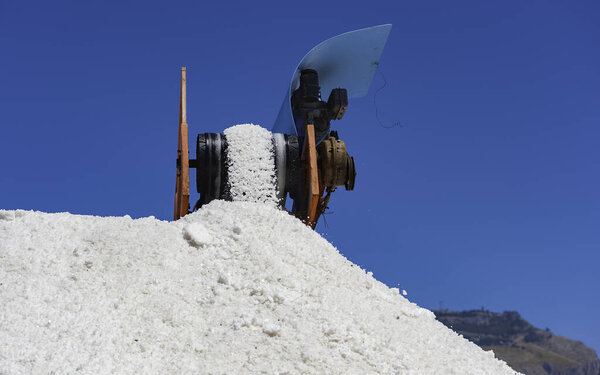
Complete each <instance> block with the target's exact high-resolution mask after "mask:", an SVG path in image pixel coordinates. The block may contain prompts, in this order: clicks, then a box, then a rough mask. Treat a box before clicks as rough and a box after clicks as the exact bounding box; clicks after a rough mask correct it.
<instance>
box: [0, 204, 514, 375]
mask: <svg viewBox="0 0 600 375" xmlns="http://www.w3.org/2000/svg"><path fill="white" fill-rule="evenodd" d="M0 297H1V300H2V304H1V306H0V373H7V374H21V373H53V372H55V373H72V372H78V373H82V374H98V373H113V372H114V373H125V374H132V373H144V374H165V373H169V374H174V373H184V374H185V373H198V374H249V373H252V374H258V373H265V374H516V373H515V372H514V371H512V370H511V369H510V368H509V367H508V366H507V365H506V364H505V363H504V362H501V361H498V360H496V359H495V358H494V356H493V354H492V353H491V352H484V351H483V350H481V349H479V348H478V347H477V346H475V345H474V344H472V343H470V342H468V341H467V340H465V339H463V338H462V337H460V336H458V335H457V334H456V333H454V332H453V331H451V330H449V329H447V328H446V327H445V326H444V325H442V324H441V323H439V322H438V321H436V320H435V317H434V316H433V314H432V313H431V312H430V311H428V310H425V309H422V308H420V307H418V306H416V305H415V304H413V303H410V302H409V301H408V300H406V299H405V298H404V297H402V296H401V295H400V294H399V292H398V290H397V289H394V288H392V289H390V288H388V287H387V286H385V285H384V284H382V283H380V282H378V281H377V280H375V279H374V278H373V277H372V276H371V275H370V274H369V273H366V272H365V271H364V270H362V269H360V268H359V267H358V266H356V265H354V264H352V263H351V262H349V261H348V260H346V259H345V258H344V257H343V256H342V255H340V254H339V253H338V251H337V250H336V249H335V248H334V247H333V246H332V245H331V244H329V243H328V242H327V241H325V240H324V239H323V238H321V237H320V236H319V235H318V234H317V233H315V232H313V231H312V230H310V229H308V228H307V227H306V226H305V225H303V224H302V223H301V222H300V221H299V220H297V219H296V218H294V217H292V216H290V215H288V214H286V213H285V212H282V211H279V210H277V209H274V208H272V207H269V206H267V205H259V204H255V203H248V202H229V203H228V202H223V201H214V202H212V203H210V204H209V205H206V206H204V207H203V208H202V209H201V210H200V211H199V212H197V213H194V214H191V215H188V216H185V217H184V218H183V219H181V220H179V221H177V222H172V223H170V222H163V221H159V220H156V219H154V218H143V219H138V220H132V219H131V218H129V217H107V218H101V217H93V216H77V215H71V214H68V213H60V214H45V213H40V212H31V211H0Z"/></svg>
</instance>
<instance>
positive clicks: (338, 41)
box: [272, 24, 392, 134]
mask: <svg viewBox="0 0 600 375" xmlns="http://www.w3.org/2000/svg"><path fill="white" fill-rule="evenodd" d="M391 28H392V25H389V24H387V25H379V26H373V27H368V28H366V29H360V30H354V31H350V32H347V33H344V34H340V35H338V36H335V37H333V38H330V39H327V40H326V41H324V42H322V43H320V44H319V45H317V46H316V47H314V48H313V49H312V50H310V52H309V53H307V54H306V56H304V58H303V59H302V60H301V61H300V63H299V64H298V67H297V68H296V70H295V71H294V75H293V76H292V81H291V83H290V87H289V89H288V90H287V92H286V95H285V98H284V100H283V103H282V105H281V109H280V110H279V115H278V116H277V119H276V120H275V124H274V125H273V129H272V130H273V132H275V133H285V134H298V133H300V132H301V129H297V125H296V123H295V122H294V118H293V116H292V108H291V101H290V98H291V95H292V93H293V92H294V90H296V89H297V88H298V85H299V77H300V71H302V70H303V69H314V70H316V71H317V72H318V73H319V83H320V85H321V94H322V95H323V99H324V100H327V97H328V96H329V93H330V92H331V90H332V89H334V88H338V87H339V88H345V89H346V90H348V98H360V97H362V96H365V95H366V94H367V92H368V91H369V86H371V81H372V80H373V75H374V74H375V70H376V69H377V66H378V65H379V59H380V58H381V53H382V52H383V47H384V46H385V43H386V41H387V38H388V35H389V33H390V30H391ZM301 126H302V124H300V123H299V124H298V127H301ZM299 130H300V131H299Z"/></svg>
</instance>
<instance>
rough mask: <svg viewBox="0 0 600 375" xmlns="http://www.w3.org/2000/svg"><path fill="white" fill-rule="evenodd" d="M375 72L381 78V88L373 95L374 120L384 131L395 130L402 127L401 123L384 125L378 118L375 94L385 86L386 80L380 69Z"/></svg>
mask: <svg viewBox="0 0 600 375" xmlns="http://www.w3.org/2000/svg"><path fill="white" fill-rule="evenodd" d="M377 71H378V72H379V74H381V78H383V86H381V87H380V88H378V89H377V91H375V95H373V105H374V106H375V118H376V119H377V122H378V123H379V125H381V127H382V128H385V129H391V128H395V127H396V126H402V123H401V122H400V121H396V122H394V123H393V124H392V125H384V124H383V122H382V121H381V119H380V118H379V108H378V107H377V94H378V93H379V91H381V90H383V88H384V87H386V86H387V80H386V79H385V76H384V75H383V72H382V71H381V69H378V70H377Z"/></svg>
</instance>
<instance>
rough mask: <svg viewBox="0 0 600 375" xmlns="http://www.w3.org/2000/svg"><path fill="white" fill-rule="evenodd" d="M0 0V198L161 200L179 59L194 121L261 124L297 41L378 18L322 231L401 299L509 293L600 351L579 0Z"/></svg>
mask: <svg viewBox="0 0 600 375" xmlns="http://www.w3.org/2000/svg"><path fill="white" fill-rule="evenodd" d="M290 4H292V3H289V2H283V1H277V2H271V3H264V2H248V1H244V2H238V3H236V4H233V3H227V2H210V3H206V2H176V1H172V2H162V3H160V4H159V3H153V2H149V1H144V2H141V1H140V2H133V1H120V2H84V1H71V2H61V1H56V2H46V1H44V2H41V1H40V2H27V1H19V2H17V1H12V2H9V1H3V2H1V3H0V54H1V55H0V129H1V133H0V208H4V209H16V208H22V209H35V210H41V211H48V212H57V211H69V212H72V213H78V214H94V215H125V214H129V215H131V216H133V217H141V216H148V215H154V216H156V217H158V218H161V219H170V217H171V215H172V204H173V191H174V177H175V170H174V166H175V153H176V144H177V134H176V133H177V117H178V112H177V111H178V100H179V97H178V87H179V68H180V66H184V65H185V66H187V67H188V113H189V114H188V120H189V123H190V133H192V134H193V135H191V138H192V139H193V137H194V135H195V134H196V133H198V132H220V131H222V130H223V129H224V128H226V127H228V126H231V125H234V124H238V123H246V122H253V123H258V124H262V125H263V126H265V127H268V128H270V127H271V125H272V123H273V120H274V119H275V116H276V115H277V112H278V110H279V106H280V104H281V100H282V98H283V95H284V92H285V90H286V88H287V85H288V83H289V79H290V76H291V74H292V72H293V69H294V67H295V66H296V63H297V62H298V61H299V59H300V58H301V57H302V56H303V55H304V53H306V52H307V51H308V50H309V49H310V48H311V47H312V46H314V45H315V44H317V43H319V42H321V41H322V40H324V39H326V38H329V37H331V36H334V35H336V34H339V33H342V32H345V31H349V30H353V29H357V28H362V27H366V26H372V25H377V24H382V23H392V24H394V28H393V29H392V33H391V35H390V39H389V41H388V45H387V47H386V50H385V51H384V54H383V58H382V60H381V65H380V67H381V69H382V71H383V73H384V74H385V77H386V78H387V81H388V86H387V88H386V89H384V90H382V91H381V92H380V93H379V95H378V106H379V110H380V114H381V117H382V118H383V119H384V121H385V123H386V124H387V123H392V122H395V121H401V122H402V124H403V126H402V127H396V128H394V129H384V128H382V127H381V126H380V125H379V124H378V123H377V121H376V120H375V111H374V107H373V94H374V92H375V90H376V88H377V87H379V86H381V85H382V82H383V81H382V78H381V76H379V75H377V76H376V78H375V81H374V84H373V87H372V88H371V92H370V94H369V96H368V97H366V98H363V99H357V100H353V101H351V102H350V107H349V109H348V111H347V112H346V116H345V118H344V119H343V120H342V121H340V122H338V123H334V125H335V126H334V127H335V128H337V129H338V130H339V131H340V135H341V137H342V139H344V140H346V142H347V145H348V149H349V151H350V153H351V154H353V155H354V156H355V157H356V160H357V168H358V177H357V178H358V179H357V183H356V190H355V191H354V192H352V193H348V192H345V191H340V192H339V193H336V194H335V195H334V197H333V200H332V207H333V209H332V211H334V213H333V214H332V215H328V216H327V218H326V219H327V223H328V226H327V227H325V226H323V225H321V226H320V227H319V231H320V232H324V233H325V236H326V237H327V238H328V239H329V240H330V241H332V242H333V243H334V244H335V245H336V246H338V247H339V249H340V251H341V252H342V253H343V254H344V255H345V256H347V257H348V258H349V259H350V260H352V261H354V262H356V263H358V264H360V265H361V266H363V267H364V268H366V269H367V270H370V271H373V273H374V275H375V277H377V278H378V279H380V280H382V281H384V282H385V283H387V284H388V285H390V286H399V287H400V288H401V289H406V290H407V291H408V292H409V295H408V296H409V298H410V299H411V300H413V301H415V302H417V303H418V304H420V305H423V306H425V307H429V308H438V307H439V306H440V305H441V306H442V307H444V308H450V309H472V308H480V307H482V306H483V307H485V308H486V309H490V310H492V311H503V310H518V311H519V312H520V313H521V314H522V315H523V316H524V317H525V318H526V319H528V320H529V321H530V322H531V323H533V324H534V325H536V326H538V327H540V328H546V327H549V328H550V329H551V330H552V331H553V332H555V333H558V334H562V335H566V336H568V337H570V338H574V339H578V340H582V341H583V342H585V343H586V344H588V345H590V346H592V347H593V348H595V349H596V350H597V351H600V298H599V297H600V272H598V268H599V264H600V252H599V250H600V173H599V167H600V130H599V128H598V125H599V123H600V105H599V104H600V48H599V42H600V23H599V22H598V15H599V14H600V5H599V3H598V2H596V1H577V2H566V1H563V2H559V1H527V2H525V1H495V2H488V1H452V2H448V1H424V2H421V1H387V2H381V1H361V2H356V3H352V2H348V1H344V2H311V1H308V2H302V3H300V2H296V3H294V5H293V6H292V5H290Z"/></svg>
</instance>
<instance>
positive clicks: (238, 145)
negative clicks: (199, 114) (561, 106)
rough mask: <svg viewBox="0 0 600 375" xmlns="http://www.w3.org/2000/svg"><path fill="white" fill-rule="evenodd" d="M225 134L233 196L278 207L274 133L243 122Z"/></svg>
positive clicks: (228, 170) (231, 193) (244, 200)
mask: <svg viewBox="0 0 600 375" xmlns="http://www.w3.org/2000/svg"><path fill="white" fill-rule="evenodd" d="M223 133H224V134H225V138H226V139H227V173H228V181H229V193H230V195H231V199H232V200H234V201H243V202H256V203H264V204H267V205H270V206H273V207H275V206H277V204H278V203H279V202H278V200H277V191H276V181H275V159H274V157H273V142H272V140H271V132H270V131H268V130H267V129H264V128H262V127H260V126H258V125H254V124H242V125H236V126H232V127H230V128H228V129H225V131H224V132H223Z"/></svg>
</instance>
